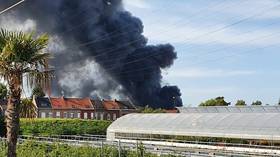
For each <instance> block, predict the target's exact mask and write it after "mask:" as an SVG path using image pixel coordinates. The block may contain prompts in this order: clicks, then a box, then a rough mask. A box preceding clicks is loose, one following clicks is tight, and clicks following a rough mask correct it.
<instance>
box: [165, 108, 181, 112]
mask: <svg viewBox="0 0 280 157" xmlns="http://www.w3.org/2000/svg"><path fill="white" fill-rule="evenodd" d="M165 112H166V113H179V111H178V110H177V109H169V110H165Z"/></svg>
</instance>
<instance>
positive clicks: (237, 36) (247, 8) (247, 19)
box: [124, 0, 280, 106]
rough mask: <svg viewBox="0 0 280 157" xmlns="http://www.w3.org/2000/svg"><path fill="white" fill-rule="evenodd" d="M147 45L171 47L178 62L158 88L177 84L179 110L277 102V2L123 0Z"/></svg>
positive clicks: (165, 73) (279, 24)
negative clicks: (218, 102) (210, 103)
mask: <svg viewBox="0 0 280 157" xmlns="http://www.w3.org/2000/svg"><path fill="white" fill-rule="evenodd" d="M124 6H125V9H126V10H128V11H130V12H131V13H132V14H133V15H134V16H136V17H139V18H141V20H142V22H143V25H144V35H145V36H146V37H147V38H148V39H149V44H163V43H170V44H172V45H173V46H174V47H175V49H176V51H177V54H178V59H177V60H176V61H175V63H174V65H173V66H172V67H171V68H169V69H162V73H163V82H162V85H166V84H168V85H178V86H179V88H180V89H181V92H182V99H183V102H184V106H197V105H198V104H200V103H201V102H203V101H205V100H207V99H210V98H215V97H218V96H224V97H225V99H226V101H228V102H232V104H235V102H236V101H237V100H239V99H243V100H245V101H246V102H247V104H251V103H252V102H253V101H256V100H260V101H262V102H263V104H270V105H274V104H277V103H278V100H279V98H280V83H279V81H280V62H279V59H280V52H279V49H280V45H279V43H280V29H279V28H280V1H279V0H265V1H264V0H234V1H232V0H211V1H210V0H209V1H205V0H124Z"/></svg>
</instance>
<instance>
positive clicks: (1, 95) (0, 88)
mask: <svg viewBox="0 0 280 157" xmlns="http://www.w3.org/2000/svg"><path fill="white" fill-rule="evenodd" d="M7 95H8V89H7V87H6V86H5V85H4V84H2V83H0V99H7Z"/></svg>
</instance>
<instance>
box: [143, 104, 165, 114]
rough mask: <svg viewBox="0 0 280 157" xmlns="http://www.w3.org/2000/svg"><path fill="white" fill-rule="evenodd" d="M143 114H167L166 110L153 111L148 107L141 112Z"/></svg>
mask: <svg viewBox="0 0 280 157" xmlns="http://www.w3.org/2000/svg"><path fill="white" fill-rule="evenodd" d="M141 113H166V111H165V110H164V109H160V108H159V109H153V108H150V107H148V106H146V107H145V108H143V109H142V110H141Z"/></svg>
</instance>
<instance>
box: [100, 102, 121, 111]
mask: <svg viewBox="0 0 280 157" xmlns="http://www.w3.org/2000/svg"><path fill="white" fill-rule="evenodd" d="M102 103H103V106H104V108H105V109H106V110H119V109H120V106H119V104H118V103H117V102H116V101H112V100H103V101H102Z"/></svg>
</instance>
